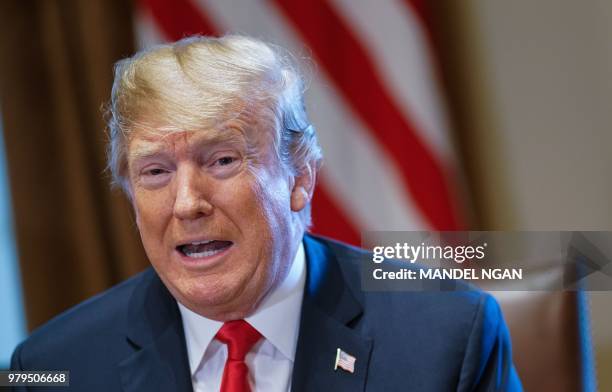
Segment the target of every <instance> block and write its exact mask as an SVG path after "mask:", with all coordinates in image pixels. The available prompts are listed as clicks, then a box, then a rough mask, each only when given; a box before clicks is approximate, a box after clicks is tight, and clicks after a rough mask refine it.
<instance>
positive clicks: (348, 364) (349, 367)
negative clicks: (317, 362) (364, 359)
mask: <svg viewBox="0 0 612 392" xmlns="http://www.w3.org/2000/svg"><path fill="white" fill-rule="evenodd" d="M356 360H357V358H355V357H354V356H352V355H350V354H347V353H345V352H344V351H342V350H341V349H340V348H338V349H336V363H335V364H334V370H338V368H340V369H343V370H346V371H347V372H349V373H355V361H356Z"/></svg>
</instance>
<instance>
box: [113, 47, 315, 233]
mask: <svg viewBox="0 0 612 392" xmlns="http://www.w3.org/2000/svg"><path fill="white" fill-rule="evenodd" d="M303 92H304V82H303V78H302V76H301V74H300V73H299V72H298V70H297V66H296V65H295V63H294V61H292V57H291V56H290V55H289V54H288V53H287V52H286V51H284V50H283V49H281V48H278V47H274V46H272V45H270V44H267V43H265V42H263V41H261V40H258V39H255V38H251V37H246V36H241V35H227V36H224V37H220V38H215V37H203V36H194V37H189V38H184V39H182V40H180V41H177V42H174V43H171V44H167V45H160V46H156V47H153V48H151V49H147V50H143V51H141V52H139V53H137V54H135V55H134V56H132V57H130V58H127V59H124V60H121V61H119V62H118V63H117V64H116V65H115V80H114V83H113V89H112V94H111V101H110V104H109V110H108V132H109V144H108V167H109V169H110V172H111V174H112V177H113V183H114V184H116V185H119V186H121V188H123V190H124V191H125V192H126V193H127V194H128V196H130V194H129V181H128V178H127V145H128V142H129V136H130V133H131V132H132V131H133V130H134V129H135V128H139V127H140V128H143V129H147V126H148V127H149V128H150V127H151V125H152V124H151V123H147V122H146V121H161V122H162V123H163V124H170V125H166V126H164V127H162V128H161V131H163V132H169V133H171V132H180V131H198V130H203V129H211V128H215V126H217V125H219V124H221V123H223V122H224V121H227V120H230V119H239V118H240V117H241V116H242V115H243V114H245V113H248V112H250V113H256V115H258V116H260V117H264V118H266V120H268V121H270V124H269V126H270V129H273V130H275V134H274V138H273V140H274V145H275V146H274V147H275V151H276V153H277V156H278V158H279V162H280V163H281V164H282V165H283V167H284V168H285V169H288V170H290V172H291V173H292V174H298V173H300V172H301V171H302V170H303V169H304V168H305V167H306V165H308V164H310V165H314V166H315V167H318V166H319V165H320V162H321V159H322V153H321V148H320V146H319V143H318V140H317V136H316V132H315V130H314V127H313V126H312V124H310V122H309V120H308V116H307V114H306V110H305V107H304V101H303ZM145 116H151V117H153V116H154V119H153V118H146V117H145ZM156 129H157V130H158V131H159V130H160V129H159V127H157V128H156ZM305 214H306V216H304V221H305V222H304V223H305V224H306V225H307V226H308V225H309V224H310V209H309V208H308V209H307V212H306V213H305Z"/></svg>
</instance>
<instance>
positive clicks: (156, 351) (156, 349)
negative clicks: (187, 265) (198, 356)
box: [118, 271, 192, 392]
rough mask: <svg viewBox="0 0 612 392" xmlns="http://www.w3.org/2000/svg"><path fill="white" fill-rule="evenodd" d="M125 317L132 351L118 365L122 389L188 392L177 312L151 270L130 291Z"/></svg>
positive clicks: (188, 383)
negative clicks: (133, 349) (132, 292)
mask: <svg viewBox="0 0 612 392" xmlns="http://www.w3.org/2000/svg"><path fill="white" fill-rule="evenodd" d="M128 318H129V332H128V341H129V342H130V343H131V344H132V346H134V348H135V349H136V351H135V352H134V353H133V354H131V355H130V356H128V357H127V358H125V359H124V360H123V361H122V362H121V363H120V364H119V365H118V366H119V372H120V376H121V382H122V385H123V389H124V391H125V392H136V391H192V385H191V374H190V371H189V364H188V362H187V348H186V344H185V336H184V333H183V326H182V321H181V317H180V313H179V311H178V307H177V305H176V302H175V301H174V299H173V298H172V296H171V295H170V293H168V291H167V289H166V287H165V286H164V285H163V284H162V282H161V281H160V280H159V278H158V277H157V275H156V274H155V273H154V272H153V271H150V274H147V275H146V277H145V278H144V279H143V281H142V283H141V284H140V285H139V287H138V288H137V289H136V290H135V291H134V294H133V295H132V298H131V299H130V306H129V314H128Z"/></svg>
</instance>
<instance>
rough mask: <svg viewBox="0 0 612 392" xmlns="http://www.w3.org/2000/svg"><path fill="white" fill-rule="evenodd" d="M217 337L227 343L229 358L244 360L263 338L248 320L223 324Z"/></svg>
mask: <svg viewBox="0 0 612 392" xmlns="http://www.w3.org/2000/svg"><path fill="white" fill-rule="evenodd" d="M216 338H217V339H218V340H219V341H221V342H222V343H225V344H226V345H227V351H228V359H230V360H234V361H244V358H245V357H246V354H247V353H248V352H249V351H251V348H253V346H254V345H255V343H257V342H258V341H259V339H261V334H260V333H259V332H257V330H256V329H255V328H253V327H252V326H251V324H249V323H247V322H246V321H244V320H233V321H228V322H226V323H225V324H223V326H222V327H221V329H220V330H219V332H217V335H216Z"/></svg>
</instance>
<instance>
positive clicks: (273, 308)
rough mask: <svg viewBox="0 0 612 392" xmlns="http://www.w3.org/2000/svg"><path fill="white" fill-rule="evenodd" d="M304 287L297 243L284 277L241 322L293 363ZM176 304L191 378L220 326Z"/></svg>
mask: <svg viewBox="0 0 612 392" xmlns="http://www.w3.org/2000/svg"><path fill="white" fill-rule="evenodd" d="M305 283H306V257H305V254H304V245H303V244H302V242H300V244H299V246H298V250H297V252H296V255H295V258H294V259H293V263H292V264H291V269H290V270H289V273H288V274H287V277H286V278H285V279H284V280H283V282H282V283H281V284H280V285H279V286H277V287H276V288H275V289H274V290H273V291H272V292H271V293H269V294H268V295H266V297H265V298H264V299H263V301H262V302H261V304H260V305H259V306H258V307H257V309H256V310H255V312H254V313H253V314H252V315H250V316H249V317H247V318H245V320H246V321H247V322H248V323H249V324H251V325H252V326H253V327H254V328H255V329H256V330H257V331H259V333H261V334H262V335H263V337H264V338H265V339H266V340H267V341H269V342H270V343H271V344H272V345H273V346H274V347H275V348H276V349H277V350H278V351H280V352H281V354H283V355H284V356H285V357H286V358H288V359H289V360H291V361H294V360H295V349H296V346H297V337H298V332H299V323H300V314H301V310H302V297H303V293H304V285H305ZM177 303H178V306H179V310H180V313H181V317H182V319H183V329H184V333H185V340H186V342H187V355H188V356H189V367H190V369H191V374H192V375H193V374H194V373H195V372H196V370H197V369H198V366H199V365H200V361H201V360H202V358H203V356H204V352H205V351H206V349H207V348H208V346H209V344H210V342H211V341H212V340H213V339H214V337H215V335H216V334H217V332H218V331H219V329H220V328H221V326H222V325H223V322H221V321H215V320H211V319H208V318H206V317H203V316H200V315H199V314H197V313H195V312H193V311H192V310H190V309H188V308H187V307H185V306H184V305H183V304H181V303H180V302H178V301H177Z"/></svg>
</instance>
